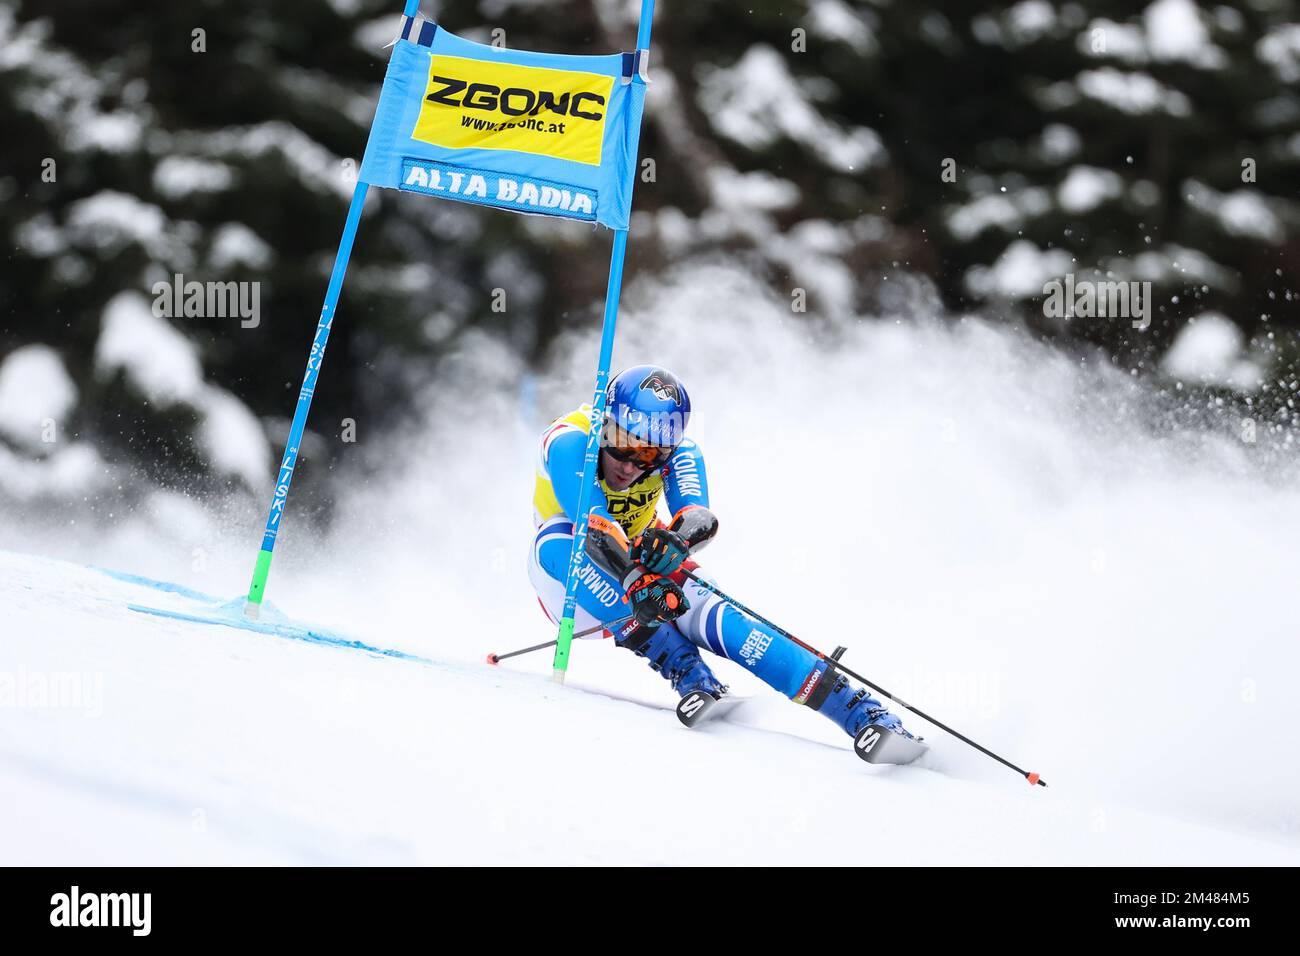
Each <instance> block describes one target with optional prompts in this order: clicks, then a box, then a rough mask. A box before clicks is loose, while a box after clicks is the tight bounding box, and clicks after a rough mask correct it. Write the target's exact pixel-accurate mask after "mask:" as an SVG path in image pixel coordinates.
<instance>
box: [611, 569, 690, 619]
mask: <svg viewBox="0 0 1300 956" xmlns="http://www.w3.org/2000/svg"><path fill="white" fill-rule="evenodd" d="M623 600H624V601H628V602H630V603H631V605H632V615H633V616H634V617H635V618H636V619H637V620H638V621H640V622H641V623H642V624H650V625H654V626H658V625H660V624H666V623H667V622H669V621H673V620H676V619H677V618H679V617H681V616H682V615H683V614H685V613H686V611H687V610H689V608H690V606H691V605H690V603H689V602H688V601H687V600H686V594H685V593H684V592H683V591H682V589H681V588H680V587H678V585H677V582H676V581H674V580H673V579H672V578H661V577H657V576H656V575H653V574H643V575H641V576H640V577H638V578H637V579H636V580H634V581H633V582H632V583H631V584H630V585H629V586H628V589H627V594H626V595H625V596H624V597H623Z"/></svg>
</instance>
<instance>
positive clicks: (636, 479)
mask: <svg viewBox="0 0 1300 956" xmlns="http://www.w3.org/2000/svg"><path fill="white" fill-rule="evenodd" d="M690 414H691V400H690V396H689V395H688V394H687V392H686V388H685V387H684V386H683V385H682V383H681V382H680V381H679V380H678V378H677V377H676V376H675V375H673V374H672V373H671V372H669V371H668V370H666V369H663V368H657V367H655V366H651V365H638V366H635V367H633V368H629V369H627V370H625V371H623V372H621V373H619V374H618V375H617V376H616V377H615V378H614V379H613V381H611V382H610V384H609V388H608V389H607V391H606V408H605V418H604V425H603V428H602V431H601V434H600V449H601V450H600V461H599V466H598V477H599V490H598V491H597V490H596V489H593V501H592V511H591V513H590V519H589V521H588V526H587V529H588V530H587V544H586V548H585V554H584V556H583V560H582V563H581V564H580V565H579V567H578V571H577V575H578V582H579V583H578V610H577V612H576V626H577V628H578V629H586V628H588V627H594V626H595V625H596V624H597V623H600V624H608V625H611V628H610V631H612V632H613V633H612V636H613V637H614V638H615V643H616V644H617V645H618V646H619V647H625V648H628V649H630V650H632V651H633V652H635V653H636V654H637V655H638V656H640V657H645V658H647V659H648V660H649V662H650V666H651V668H653V669H654V670H655V671H658V672H659V673H660V674H662V675H663V676H664V677H665V678H667V679H668V681H669V682H670V683H671V684H672V686H673V689H674V690H676V691H677V692H678V693H679V694H681V695H682V700H683V701H686V700H687V698H688V696H689V695H694V694H707V695H708V696H709V697H711V698H713V699H714V700H718V699H721V697H722V695H724V694H725V693H726V691H727V688H726V687H724V686H723V685H722V684H721V683H719V681H718V679H717V678H716V677H714V676H713V672H712V671H711V670H709V666H708V664H706V663H705V661H704V660H703V658H702V657H701V656H700V650H701V649H703V650H707V651H711V652H713V653H714V654H718V655H720V656H722V657H726V658H729V659H730V660H733V661H737V662H739V663H741V664H744V665H745V666H747V667H748V668H749V669H750V670H751V671H752V672H753V673H754V674H755V676H757V677H758V678H759V679H760V680H762V681H764V682H765V683H767V684H769V685H771V686H772V687H774V688H776V689H777V690H779V691H780V692H781V693H783V694H785V695H786V696H787V697H789V698H791V699H793V700H794V701H795V703H799V704H806V705H807V706H809V707H811V708H812V709H813V710H816V711H818V712H820V713H822V714H825V715H826V716H827V717H829V718H830V719H831V720H833V721H835V723H836V724H838V725H839V726H840V727H842V728H843V729H844V730H845V731H847V732H848V733H849V735H850V736H853V737H854V738H855V739H858V740H859V747H860V748H861V747H864V744H863V743H862V740H863V739H864V738H865V737H870V738H871V739H872V740H873V742H874V739H875V738H876V737H878V734H879V729H885V730H890V731H893V732H894V733H897V734H901V735H902V736H904V737H907V738H909V739H912V734H910V733H908V731H907V730H905V729H904V728H903V725H902V722H901V721H900V720H899V719H898V717H896V716H895V715H894V714H891V713H890V712H889V711H887V710H886V709H885V707H884V706H883V705H882V704H881V703H880V701H878V700H876V699H875V698H873V697H871V696H870V695H869V694H868V693H867V691H866V690H865V689H859V688H856V687H854V686H853V685H852V684H851V683H850V682H849V680H848V678H846V677H845V676H844V675H843V674H842V673H840V672H839V671H838V670H837V671H835V672H834V673H833V674H832V675H831V676H829V677H827V676H826V672H827V668H828V664H827V663H826V662H825V661H822V660H820V659H818V658H817V657H816V656H815V655H814V654H812V653H810V652H809V651H807V650H806V649H804V648H802V647H800V646H799V645H798V644H795V643H794V642H793V641H790V640H788V639H786V638H784V637H782V636H781V635H780V634H778V633H777V632H775V631H773V630H772V629H771V628H769V627H767V626H766V625H764V624H762V623H760V622H758V621H754V620H752V619H751V618H749V617H747V616H746V615H744V614H742V613H741V612H740V611H739V610H738V609H736V608H735V607H734V606H732V605H731V604H729V603H727V602H725V601H723V600H722V599H721V598H719V597H718V596H717V595H716V594H714V593H713V592H711V591H709V590H708V589H707V588H704V587H702V586H701V585H699V584H698V583H696V582H695V581H692V580H691V579H689V578H687V577H686V576H685V575H684V574H683V572H684V571H695V570H696V569H697V567H698V565H697V564H696V563H695V562H694V561H693V560H692V559H691V557H690V556H691V555H693V554H695V553H696V552H698V551H699V550H700V549H702V548H703V547H704V546H705V545H707V544H708V543H709V542H710V541H711V540H713V537H714V535H716V534H717V531H718V519H717V518H716V517H715V516H714V514H713V512H712V511H711V510H709V488H708V481H707V479H706V475H705V469H704V456H703V454H702V453H701V451H700V448H699V446H698V445H697V444H696V443H695V442H694V441H692V440H691V439H689V438H686V437H685V435H684V432H685V430H686V424H687V422H688V421H689V420H690ZM590 416H591V406H590V405H582V406H581V407H579V408H577V409H575V410H574V411H572V412H569V413H568V414H567V415H562V416H561V417H559V418H557V419H556V420H555V421H554V422H553V423H552V424H551V426H550V427H549V428H548V429H547V430H546V432H545V433H544V434H543V436H542V443H541V448H540V452H539V457H538V461H537V481H536V485H535V491H534V495H533V508H534V517H535V520H536V528H537V530H536V535H535V537H534V539H533V552H532V560H531V561H530V564H529V577H530V579H531V581H532V583H533V587H534V588H535V589H536V590H537V595H538V600H539V601H540V602H541V605H542V609H543V610H545V611H546V613H547V615H548V616H549V617H550V618H551V620H552V622H553V623H557V622H558V620H559V617H560V615H561V613H562V609H563V605H564V582H565V574H566V570H567V567H568V562H569V558H570V549H571V547H572V544H573V522H574V516H575V515H576V514H577V511H578V493H579V488H580V485H581V480H582V464H583V458H584V456H585V453H586V445H587V435H588V430H589V428H590V422H591V418H590ZM660 499H666V502H667V505H668V510H669V511H670V512H671V514H672V518H671V519H670V521H669V523H668V524H667V525H665V524H664V523H663V522H662V521H660V520H658V518H657V515H656V509H657V507H658V504H659V501H660ZM629 614H631V619H630V620H628V621H627V623H625V624H622V625H614V624H613V622H616V621H620V620H622V619H623V618H625V617H628V615H629ZM606 633H609V631H607V632H606ZM600 634H601V632H600V631H599V630H597V631H595V632H594V634H593V636H600ZM823 678H824V679H823ZM710 706H711V704H710ZM679 713H681V709H680V708H679ZM869 727H873V728H877V730H873V731H871V732H870V733H869V734H868V733H867V729H868V728H869ZM868 749H869V748H868ZM859 752H860V753H861V755H862V756H863V757H864V759H866V754H865V753H862V751H861V750H860V751H859Z"/></svg>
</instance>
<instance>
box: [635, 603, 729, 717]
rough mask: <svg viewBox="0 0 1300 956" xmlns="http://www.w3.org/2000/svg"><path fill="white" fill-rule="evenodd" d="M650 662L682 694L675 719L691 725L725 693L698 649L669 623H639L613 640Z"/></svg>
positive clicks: (724, 687)
mask: <svg viewBox="0 0 1300 956" xmlns="http://www.w3.org/2000/svg"><path fill="white" fill-rule="evenodd" d="M615 643H616V644H618V646H619V647H626V648H628V649H629V650H631V651H632V652H633V653H635V654H636V655H637V657H645V658H647V659H649V661H650V669H651V670H654V671H657V672H658V673H660V674H662V675H663V676H664V677H666V678H667V679H668V682H669V683H670V684H671V685H672V688H673V690H675V691H677V693H678V694H680V695H681V698H680V699H679V700H678V702H677V719H678V720H680V721H681V722H682V723H683V724H685V725H686V726H687V727H693V726H695V725H696V724H697V723H699V722H700V720H702V719H703V717H704V715H705V713H707V712H708V711H709V710H710V709H712V707H713V705H714V704H716V703H717V702H718V701H720V700H721V699H722V698H723V696H724V695H725V694H726V693H727V688H726V686H725V685H724V684H723V683H722V682H720V681H719V680H718V679H717V678H716V677H714V676H713V671H711V670H709V665H708V664H706V663H704V659H703V658H702V657H700V650H699V648H698V647H696V646H695V645H694V644H692V643H691V642H690V641H688V640H687V639H686V638H685V637H683V636H682V634H681V632H680V631H678V630H677V628H675V627H673V626H671V625H663V624H661V625H659V626H658V627H646V626H644V625H643V626H641V627H638V628H637V629H636V630H634V631H633V632H632V633H631V634H629V635H628V636H627V637H625V638H621V639H620V640H618V641H616V642H615Z"/></svg>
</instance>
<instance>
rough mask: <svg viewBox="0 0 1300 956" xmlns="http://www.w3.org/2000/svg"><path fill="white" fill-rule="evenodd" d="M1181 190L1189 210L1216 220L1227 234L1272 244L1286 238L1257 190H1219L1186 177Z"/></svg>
mask: <svg viewBox="0 0 1300 956" xmlns="http://www.w3.org/2000/svg"><path fill="white" fill-rule="evenodd" d="M1183 191H1184V194H1185V195H1186V197H1187V202H1188V204H1189V205H1190V206H1191V207H1192V208H1193V209H1196V210H1197V211H1199V212H1201V213H1204V214H1205V215H1207V216H1210V217H1211V218H1213V219H1216V220H1218V223H1219V225H1220V227H1221V228H1222V229H1223V231H1224V232H1226V233H1227V234H1228V235H1230V236H1241V237H1245V238H1248V239H1260V240H1263V241H1264V242H1271V243H1275V244H1276V243H1280V242H1282V241H1283V240H1284V239H1285V238H1286V227H1285V226H1283V224H1282V222H1281V220H1280V219H1279V218H1278V215H1277V213H1276V212H1274V211H1273V208H1272V207H1271V206H1270V204H1269V200H1268V199H1266V198H1265V197H1264V196H1263V195H1262V194H1261V193H1260V192H1259V191H1257V190H1254V189H1249V188H1245V189H1238V190H1236V191H1234V192H1231V193H1220V192H1216V191H1215V190H1213V189H1211V188H1210V187H1209V186H1207V185H1205V184H1204V183H1200V182H1197V181H1196V180H1189V181H1188V182H1187V183H1185V184H1184V186H1183Z"/></svg>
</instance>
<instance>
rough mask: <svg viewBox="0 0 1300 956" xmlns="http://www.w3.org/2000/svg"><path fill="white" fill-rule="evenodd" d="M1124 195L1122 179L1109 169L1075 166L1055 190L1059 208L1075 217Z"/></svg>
mask: <svg viewBox="0 0 1300 956" xmlns="http://www.w3.org/2000/svg"><path fill="white" fill-rule="evenodd" d="M1123 193H1124V179H1123V177H1121V176H1120V175H1119V174H1118V173H1115V172H1112V171H1111V170H1109V169H1098V168H1097V167H1096V166H1075V167H1073V168H1072V169H1071V170H1070V172H1069V173H1068V174H1067V175H1066V177H1065V180H1064V181H1063V182H1062V183H1061V185H1060V187H1059V188H1058V189H1057V198H1058V199H1059V200H1060V203H1061V208H1063V209H1064V210H1065V211H1066V212H1069V213H1074V214H1076V215H1078V214H1081V213H1085V212H1090V211H1091V210H1093V209H1096V208H1097V207H1098V206H1100V205H1101V204H1102V203H1103V202H1105V201H1106V200H1108V199H1118V198H1119V197H1120V196H1122V195H1123Z"/></svg>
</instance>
